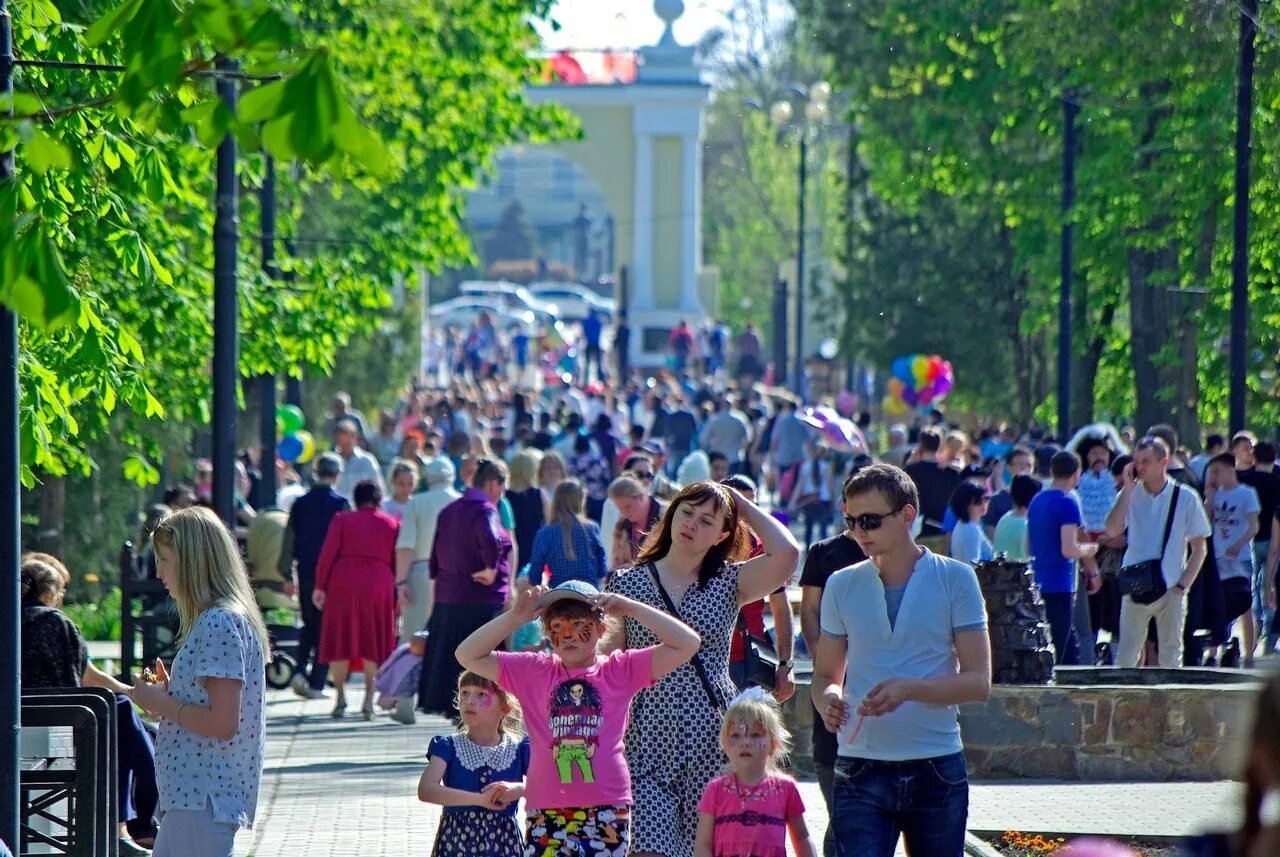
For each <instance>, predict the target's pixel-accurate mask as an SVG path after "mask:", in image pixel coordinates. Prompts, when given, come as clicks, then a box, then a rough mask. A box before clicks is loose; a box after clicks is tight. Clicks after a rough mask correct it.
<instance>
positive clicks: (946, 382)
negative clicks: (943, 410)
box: [933, 375, 955, 398]
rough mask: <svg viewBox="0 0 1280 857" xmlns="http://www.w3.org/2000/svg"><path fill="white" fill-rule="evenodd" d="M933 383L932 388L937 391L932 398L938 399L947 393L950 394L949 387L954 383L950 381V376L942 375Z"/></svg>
mask: <svg viewBox="0 0 1280 857" xmlns="http://www.w3.org/2000/svg"><path fill="white" fill-rule="evenodd" d="M933 383H934V386H936V387H937V390H936V391H935V392H934V397H935V398H938V397H941V396H945V395H946V394H947V393H950V392H951V387H952V385H953V384H954V383H955V381H954V380H952V378H951V376H950V375H943V376H942V377H941V378H939V379H938V380H936V381H934V382H933Z"/></svg>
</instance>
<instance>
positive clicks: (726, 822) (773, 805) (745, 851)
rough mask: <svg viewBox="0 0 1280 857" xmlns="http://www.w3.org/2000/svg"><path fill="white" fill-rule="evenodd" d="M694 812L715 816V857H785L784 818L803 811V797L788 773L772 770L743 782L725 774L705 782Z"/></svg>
mask: <svg viewBox="0 0 1280 857" xmlns="http://www.w3.org/2000/svg"><path fill="white" fill-rule="evenodd" d="M698 812H700V813H706V814H707V815H710V816H712V817H713V818H714V819H715V833H714V834H713V836H712V840H711V841H712V846H711V853H712V854H714V855H715V857H742V855H750V857H786V854H787V819H789V818H795V817H796V816H797V815H804V801H803V800H801V798H800V789H798V788H797V787H796V781H795V780H793V779H791V778H790V777H786V776H782V775H780V774H773V775H770V776H767V777H765V778H764V779H763V780H761V781H760V782H759V783H757V784H756V785H754V786H744V785H742V784H741V783H739V782H738V779H737V777H735V776H734V775H733V774H725V775H724V776H723V777H718V778H716V779H714V780H712V781H711V782H709V783H707V787H706V789H705V790H704V791H703V792H702V800H700V801H699V802H698Z"/></svg>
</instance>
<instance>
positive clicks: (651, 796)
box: [605, 482, 800, 857]
mask: <svg viewBox="0 0 1280 857" xmlns="http://www.w3.org/2000/svg"><path fill="white" fill-rule="evenodd" d="M748 530H753V531H754V532H755V533H756V535H757V536H759V537H760V539H761V541H762V543H763V545H764V553H762V554H761V555H760V556H757V557H754V558H752V559H750V560H747V561H746V562H741V560H742V559H743V558H745V557H746V556H747V555H748V554H749V553H750V545H749V543H748V538H747V532H748ZM799 559H800V549H799V547H798V546H797V545H796V541H795V539H794V538H793V537H792V536H791V533H789V532H788V531H787V529H786V528H785V527H784V526H782V524H780V523H779V522H778V521H777V520H775V519H774V518H772V517H771V516H769V515H766V514H765V513H764V512H762V511H761V510H760V509H759V508H757V507H756V505H755V504H753V503H750V502H748V501H747V500H745V499H743V498H742V496H741V495H739V494H738V493H737V492H736V491H733V490H732V489H729V488H725V487H724V486H722V485H717V484H715V483H713V482H695V483H694V484H692V485H689V486H688V487H686V488H685V489H684V490H682V491H681V492H680V493H679V494H677V495H676V496H675V498H674V499H673V500H672V501H671V505H670V506H669V507H668V508H667V510H666V513H665V514H664V515H663V516H662V520H661V521H660V522H659V523H658V525H657V526H656V527H655V528H654V530H653V532H652V533H651V534H650V535H649V539H648V541H646V542H645V546H644V549H643V550H641V552H640V555H639V556H638V557H636V561H635V565H634V566H633V567H631V568H627V569H623V570H622V571H619V572H617V573H615V574H614V575H613V576H612V577H611V578H610V579H609V581H608V582H607V583H606V585H605V588H606V590H607V591H609V592H616V593H619V594H622V595H625V596H627V597H628V598H633V599H635V600H636V601H639V602H641V603H643V604H647V605H649V606H651V607H655V608H657V609H659V610H665V611H666V612H668V613H672V614H673V615H675V616H676V618H679V619H681V620H682V621H684V622H685V623H686V624H688V625H689V626H691V627H692V628H693V629H694V630H695V631H697V632H698V634H699V635H700V636H701V637H702V646H701V648H700V650H699V652H698V654H696V655H694V657H693V660H692V661H690V662H689V663H687V664H684V665H683V666H680V667H679V668H677V669H675V670H673V671H672V672H670V673H669V674H667V675H666V676H665V677H663V678H662V679H661V680H660V681H658V682H657V683H656V684H655V685H654V686H653V687H652V688H649V689H648V690H642V691H641V692H640V693H639V694H638V695H637V696H636V698H635V700H634V701H633V702H632V704H631V723H630V725H629V726H628V728H627V737H626V747H627V765H628V766H629V768H630V770H631V789H632V795H633V796H634V800H635V804H634V808H633V811H632V822H631V823H632V843H631V848H632V851H631V853H632V854H633V855H636V857H644V855H659V854H660V855H666V857H692V855H693V842H694V837H695V835H696V832H697V827H698V800H699V798H701V796H702V792H703V790H704V789H705V788H706V785H707V783H708V782H710V781H711V779H712V778H714V777H716V776H718V775H720V774H721V773H723V770H724V764H725V758H724V753H723V751H722V750H721V749H720V738H719V736H720V721H721V715H722V714H723V712H724V709H725V707H726V706H727V705H728V702H729V700H730V699H731V698H732V697H733V696H734V694H735V693H736V691H735V690H734V686H733V682H732V681H731V680H730V678H729V647H730V641H731V638H732V636H733V630H734V624H735V622H736V620H737V616H738V610H739V608H740V607H741V606H742V605H743V604H749V603H750V602H752V601H756V600H757V599H760V598H765V597H767V596H768V595H769V593H771V592H773V591H774V590H776V589H777V588H778V587H779V586H782V585H783V584H785V583H786V582H787V580H789V579H790V577H791V575H792V573H793V572H794V571H795V569H796V563H797V562H798V561H799ZM614 642H615V643H620V645H621V646H622V647H625V648H628V649H635V648H643V647H645V646H652V645H655V644H656V643H657V642H658V641H657V638H656V637H654V635H653V633H652V632H651V631H649V630H648V629H646V628H645V627H644V626H643V625H641V624H639V623H638V622H634V621H632V620H631V619H627V620H626V622H625V623H624V624H623V626H622V639H621V640H615V641H614Z"/></svg>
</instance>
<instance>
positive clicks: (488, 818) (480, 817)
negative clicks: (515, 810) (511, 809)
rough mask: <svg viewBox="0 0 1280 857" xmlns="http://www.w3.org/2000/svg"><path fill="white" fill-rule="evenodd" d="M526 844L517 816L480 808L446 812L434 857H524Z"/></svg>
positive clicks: (437, 834) (441, 822) (432, 853)
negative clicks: (523, 840)
mask: <svg viewBox="0 0 1280 857" xmlns="http://www.w3.org/2000/svg"><path fill="white" fill-rule="evenodd" d="M522 854H524V843H523V842H522V841H521V839H520V825H519V824H518V823H517V822H516V819H515V816H513V815H506V814H504V813H499V812H494V811H493V810H489V809H482V808H480V807H476V808H474V809H467V810H463V811H462V812H446V813H444V817H443V818H442V819H440V830H439V832H437V833H436V845H435V848H433V849H431V857H521V855H522Z"/></svg>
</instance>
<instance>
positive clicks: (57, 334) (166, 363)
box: [0, 0, 572, 550]
mask: <svg viewBox="0 0 1280 857" xmlns="http://www.w3.org/2000/svg"><path fill="white" fill-rule="evenodd" d="M548 6H549V4H548V3H547V2H544V0H519V2H509V0H480V2H474V3H472V2H468V3H465V4H464V3H462V2H460V0H442V2H440V3H434V4H414V5H412V6H407V7H404V9H403V10H400V9H398V10H397V13H396V14H394V15H389V14H387V12H386V8H385V4H382V3H377V2H366V0H341V2H339V0H333V2H329V0H322V2H318V3H301V2H297V3H286V2H282V1H281V0H195V2H186V0H184V2H180V3H179V2H174V0H123V2H119V3H111V2H97V0H87V2H85V1H83V0H77V2H70V0H67V2H53V0H31V2H23V3H15V4H12V6H11V8H13V9H14V12H15V19H14V30H15V53H16V54H17V55H18V56H19V58H22V59H32V58H39V59H52V60H63V61H85V62H94V63H102V64H113V63H115V64H119V65H121V66H123V68H124V71H123V73H99V72H93V73H90V72H86V71H83V70H67V69H62V68H49V67H33V66H26V67H23V68H21V69H20V70H19V72H18V74H17V77H16V81H15V88H16V91H17V95H16V96H15V98H14V99H13V102H12V105H10V106H12V108H13V110H14V113H15V114H16V116H15V117H14V118H7V119H4V120H3V121H0V137H2V138H3V139H2V140H0V142H3V143H5V144H6V145H14V144H16V145H17V146H18V167H19V172H18V177H17V179H16V180H15V181H13V182H9V183H6V184H5V185H4V186H3V187H0V261H2V262H3V267H2V270H3V279H0V300H3V301H4V302H5V303H6V304H8V305H9V306H11V307H13V308H14V309H16V310H17V311H18V312H19V313H20V315H21V318H22V326H21V329H20V349H21V351H20V372H21V384H22V399H21V403H20V417H21V427H22V455H23V459H22V460H23V479H24V482H25V483H26V484H27V485H28V486H32V485H34V484H35V483H36V481H37V480H38V479H39V480H52V479H55V478H58V477H61V476H70V475H77V476H81V477H83V476H86V475H88V474H91V473H92V474H95V476H94V478H95V479H96V478H98V474H99V473H100V469H101V468H102V467H104V466H106V467H111V468H112V470H113V471H114V474H111V475H108V476H104V477H103V478H107V479H108V482H107V485H108V486H109V489H110V490H114V489H115V488H118V487H120V483H119V482H116V481H111V480H118V479H120V478H121V477H124V478H127V479H128V480H129V481H131V482H134V483H139V484H142V485H149V484H155V483H157V482H158V481H159V479H160V477H161V471H162V469H165V467H164V465H165V462H166V461H167V460H169V459H170V458H173V459H174V460H175V461H182V460H184V459H185V458H186V457H187V455H188V453H187V452H186V447H187V444H188V442H189V438H190V433H191V432H192V431H194V430H196V429H198V428H199V427H200V426H201V425H204V424H206V423H207V420H208V408H209V405H208V395H209V376H208V359H209V354H210V351H211V328H210V323H209V322H210V317H211V279H212V278H211V273H210V272H211V267H212V259H211V243H212V242H211V234H212V221H213V212H212V206H211V200H212V197H213V162H214V155H213V148H212V147H213V146H215V145H216V143H217V141H218V140H219V139H220V138H221V137H222V136H223V135H224V133H226V132H228V131H230V132H231V133H233V134H235V135H236V138H237V140H238V141H239V143H240V144H241V148H242V152H243V155H244V156H243V158H242V161H241V183H242V186H243V187H244V188H245V189H246V190H251V189H253V188H254V187H255V186H257V185H258V184H259V183H260V182H261V180H262V175H263V165H264V157H263V155H264V153H265V152H270V153H271V154H273V155H275V157H276V159H277V162H278V163H279V164H280V165H281V169H280V173H281V188H280V197H281V200H282V203H283V211H282V216H281V223H280V224H279V226H278V233H279V235H280V236H282V239H283V240H282V241H281V246H280V247H278V248H277V250H278V254H277V255H278V258H280V259H281V265H282V267H283V268H284V269H285V271H286V273H287V274H288V275H289V276H288V278H287V279H283V280H271V279H269V278H268V277H266V276H265V275H264V274H263V273H262V271H261V270H260V266H259V265H258V264H257V263H256V262H255V261H253V260H254V259H255V258H256V255H257V246H258V242H259V234H260V232H261V228H260V226H259V223H258V204H257V200H256V197H255V195H254V194H252V193H245V194H242V207H241V211H240V219H241V226H242V237H243V245H242V254H241V256H242V262H241V266H240V286H241V289H240V300H241V307H240V308H241V319H242V321H241V329H242V350H241V371H242V373H243V374H244V375H245V376H246V377H247V376H251V375H256V374H258V373H260V372H263V371H276V372H280V371H288V372H293V373H303V372H308V371H309V372H324V371H330V370H331V369H332V368H333V366H334V363H335V359H336V358H337V356H338V354H339V353H340V351H341V348H342V347H343V345H344V344H345V343H346V342H347V341H348V340H349V339H350V338H351V337H352V336H353V335H356V334H360V333H364V332H371V331H377V330H380V329H381V326H382V322H383V320H384V317H385V316H386V315H387V314H388V313H390V312H391V306H390V305H391V300H390V296H389V291H390V289H389V287H388V285H387V284H388V283H390V282H391V278H392V274H394V273H395V272H401V273H405V274H408V273H410V272H411V271H412V270H413V269H414V267H415V266H416V265H418V264H426V265H428V266H432V267H439V266H441V265H443V264H444V263H445V262H446V261H450V260H459V261H461V260H465V259H467V258H468V256H469V247H468V245H467V243H466V240H465V237H464V235H463V232H462V230H461V226H460V220H459V212H460V194H461V190H462V188H464V187H466V186H467V185H469V184H471V183H474V182H475V181H476V179H477V176H478V175H480V174H481V172H482V170H483V169H484V168H485V167H486V166H487V165H488V163H489V162H490V161H491V160H492V158H493V154H494V152H496V150H497V149H498V148H499V147H501V146H502V145H505V144H508V143H511V142H516V141H519V140H524V139H540V138H542V137H546V136H548V135H555V134H564V133H572V126H571V125H570V124H569V121H568V119H567V117H566V114H565V113H564V112H563V111H560V110H558V109H556V108H553V107H542V106H533V105H530V104H528V103H527V102H526V101H525V100H524V97H523V86H524V84H525V82H526V81H528V80H530V79H531V78H532V76H533V72H534V70H535V66H534V64H533V63H532V62H531V60H530V59H529V58H528V57H529V55H530V52H531V49H532V48H533V47H534V45H535V44H536V41H535V34H534V31H533V29H532V27H531V26H530V21H531V19H533V18H540V17H545V15H546V14H547V11H548ZM224 56H230V57H234V58H236V59H238V60H239V61H240V62H241V67H242V69H243V71H244V74H246V75H247V76H248V79H245V80H243V81H242V93H243V95H242V98H241V104H240V111H239V114H238V116H232V115H231V114H230V113H229V112H228V111H227V110H226V109H225V108H224V107H223V106H222V104H221V102H220V101H219V100H218V98H217V95H216V92H215V91H214V87H213V78H211V77H210V76H209V74H210V72H211V70H212V69H213V68H214V66H215V65H216V61H217V60H218V59H219V58H220V57H224ZM481 107H483V109H481ZM286 250H293V251H294V252H292V253H288V252H285V251H286ZM160 419H165V420H167V421H169V422H170V423H172V424H177V425H185V426H187V427H188V428H187V430H186V431H179V432H173V431H169V430H162V429H161V428H160V424H159V422H158V421H159V420H160ZM117 468H118V469H117ZM169 472H170V473H172V472H173V471H169ZM110 490H108V493H110ZM77 496H79V494H78V492H76V491H68V492H67V497H68V499H69V501H70V500H71V499H73V498H75V497H77ZM30 499H31V500H32V501H33V502H36V501H37V498H30ZM140 503H141V497H140V496H139V498H138V502H137V503H131V504H121V508H130V507H132V508H137V507H138V506H139V505H140ZM37 505H38V504H37ZM33 508H34V506H33ZM81 511H83V510H77V509H69V510H68V514H69V515H71V514H77V513H79V512H81ZM108 550H113V548H110V547H108Z"/></svg>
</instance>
